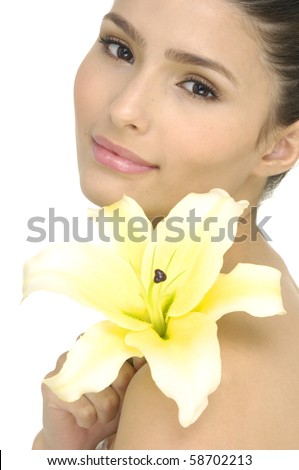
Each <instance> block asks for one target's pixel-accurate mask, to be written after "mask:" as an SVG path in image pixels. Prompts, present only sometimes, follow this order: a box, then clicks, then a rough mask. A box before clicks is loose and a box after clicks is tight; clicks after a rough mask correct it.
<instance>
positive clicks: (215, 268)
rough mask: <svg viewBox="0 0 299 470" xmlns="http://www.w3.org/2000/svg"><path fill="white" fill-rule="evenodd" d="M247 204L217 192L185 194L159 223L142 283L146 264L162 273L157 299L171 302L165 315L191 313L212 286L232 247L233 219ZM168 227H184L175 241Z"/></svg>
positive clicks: (146, 281) (148, 272) (146, 278)
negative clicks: (165, 276) (163, 278)
mask: <svg viewBox="0 0 299 470" xmlns="http://www.w3.org/2000/svg"><path fill="white" fill-rule="evenodd" d="M247 205H248V203H247V201H240V202H236V201H235V200H234V199H233V198H231V197H230V196H229V194H228V193H227V192H225V191H223V190H221V189H214V190H212V191H210V193H208V194H189V195H188V196H186V197H185V198H184V199H183V200H182V201H181V202H179V203H178V204H177V205H176V206H175V207H174V209H173V210H172V211H171V212H170V213H169V215H168V217H167V218H166V219H165V220H164V221H163V222H160V223H159V224H158V226H157V241H158V242H157V243H150V244H149V245H148V246H147V248H146V250H145V253H144V261H143V265H142V279H143V282H144V284H145V285H149V284H150V282H151V281H152V278H151V277H150V276H153V273H152V269H151V268H150V266H151V265H152V266H154V269H160V270H162V271H164V272H165V273H166V274H167V281H166V282H164V283H163V286H162V289H160V290H159V291H158V290H157V289H156V291H157V293H158V295H157V297H158V296H159V297H160V298H161V293H162V295H165V297H166V296H168V298H169V299H170V301H169V302H170V306H169V311H168V315H169V316H180V315H184V314H185V313H187V312H190V311H191V310H193V309H194V308H195V306H196V305H197V304H198V303H199V302H200V300H201V299H202V298H203V296H204V294H205V293H206V292H207V291H208V290H209V289H210V288H211V286H212V285H213V284H214V282H215V281H216V279H217V277H218V274H219V272H220V270H221V267H222V264H223V255H224V254H225V252H226V251H227V250H228V249H229V248H230V246H231V245H232V244H233V241H234V236H235V234H236V230H237V223H236V221H237V219H238V218H239V217H240V215H241V214H242V212H243V211H244V209H245V208H246V207H247ZM191 211H193V213H191ZM191 214H192V215H191ZM189 217H191V219H192V220H193V222H190V218H189ZM195 217H196V218H198V221H197V222H196V219H195ZM231 221H234V223H233V224H230V222H231ZM195 222H196V223H195ZM173 224H176V225H177V226H178V227H180V229H183V233H181V237H180V239H179V240H178V239H177V234H176V233H175V232H174V230H173V226H174V225H173ZM199 240H200V241H199ZM178 241H179V243H178ZM152 260H154V261H152ZM164 301H165V300H164ZM166 303H167V300H166Z"/></svg>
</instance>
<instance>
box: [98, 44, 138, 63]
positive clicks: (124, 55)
mask: <svg viewBox="0 0 299 470" xmlns="http://www.w3.org/2000/svg"><path fill="white" fill-rule="evenodd" d="M100 43H101V44H103V45H104V48H105V52H106V53H107V54H108V55H110V56H112V57H114V58H115V59H119V60H124V61H126V62H129V63H132V62H133V59H134V56H133V52H132V51H131V49H130V48H129V47H128V46H126V45H125V44H122V43H120V42H117V41H116V40H113V39H109V38H100Z"/></svg>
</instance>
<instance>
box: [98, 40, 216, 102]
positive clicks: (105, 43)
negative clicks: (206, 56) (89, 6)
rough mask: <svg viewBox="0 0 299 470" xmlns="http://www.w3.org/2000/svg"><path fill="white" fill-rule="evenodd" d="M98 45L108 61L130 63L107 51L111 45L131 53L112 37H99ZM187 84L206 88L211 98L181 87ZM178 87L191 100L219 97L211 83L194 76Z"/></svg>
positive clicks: (124, 45) (213, 99) (187, 78)
mask: <svg viewBox="0 0 299 470" xmlns="http://www.w3.org/2000/svg"><path fill="white" fill-rule="evenodd" d="M99 43H100V44H101V45H102V46H103V52H104V54H105V55H107V56H108V57H109V58H110V59H113V60H116V61H117V62H118V61H121V62H123V61H125V62H128V63H130V62H129V61H126V60H125V59H121V58H119V57H116V56H115V55H113V54H112V53H111V52H110V51H109V46H111V45H117V46H119V47H124V48H126V49H128V50H129V51H131V48H130V47H129V46H128V45H127V44H126V43H124V42H122V41H120V40H119V39H117V38H115V37H113V36H103V37H102V36H101V37H100V38H99ZM131 54H132V56H133V58H134V55H133V52H132V51H131ZM188 82H194V84H195V85H198V86H203V87H205V88H206V90H207V92H208V93H210V94H211V95H212V96H211V97H207V96H201V95H198V94H196V93H193V92H191V91H189V90H187V89H186V88H184V87H182V84H183V83H188ZM178 86H179V87H180V88H182V90H183V91H185V93H186V94H187V96H188V97H189V98H192V99H196V98H197V99H204V100H207V101H218V100H219V99H220V97H221V95H220V93H219V91H218V90H217V89H216V88H215V87H214V86H213V85H211V83H209V82H207V81H206V80H204V79H202V78H200V79H199V78H198V77H196V76H194V75H193V76H192V75H191V76H188V77H186V79H185V80H184V81H182V82H180V83H179V84H178Z"/></svg>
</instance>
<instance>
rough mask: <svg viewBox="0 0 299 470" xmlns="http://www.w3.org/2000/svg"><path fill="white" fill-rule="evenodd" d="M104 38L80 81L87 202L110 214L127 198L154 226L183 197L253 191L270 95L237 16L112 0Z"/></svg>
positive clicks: (177, 3) (189, 2)
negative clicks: (105, 208) (215, 191)
mask: <svg viewBox="0 0 299 470" xmlns="http://www.w3.org/2000/svg"><path fill="white" fill-rule="evenodd" d="M111 13H113V14H111ZM100 37H101V42H99V41H98V40H97V41H96V43H95V45H94V46H93V48H92V49H91V51H90V52H89V54H88V55H87V57H86V58H85V60H84V61H83V63H82V65H81V66H80V68H79V71H78V74H77V77H76V81H75V110H76V132H77V147H78V162H79V172H80V179H81V186H82V190H83V192H84V193H85V195H86V196H87V197H88V198H89V199H90V200H92V201H93V202H94V203H96V204H98V205H106V204H110V203H112V202H115V201H117V200H118V199H120V198H121V197H122V195H123V194H127V195H128V196H131V197H133V198H134V199H136V200H137V202H138V203H139V204H140V205H141V206H142V207H143V208H144V210H145V212H146V213H147V215H148V216H149V217H155V216H162V215H165V214H166V213H167V212H169V210H170V208H171V207H173V206H174V205H175V204H176V203H177V202H178V201H179V200H180V199H181V198H182V197H183V196H185V195H186V194H188V193H190V192H197V193H203V192H207V191H209V190H210V189H212V188H214V187H220V188H223V189H225V190H227V191H228V192H229V193H230V194H231V195H233V196H235V197H236V198H240V197H248V196H252V195H253V194H255V192H257V191H259V189H260V188H261V181H260V179H259V178H258V176H257V173H256V171H255V170H256V167H257V164H258V161H259V160H260V158H261V155H260V153H259V152H258V150H257V142H258V138H259V135H260V132H261V129H262V127H263V124H264V123H265V121H266V120H267V116H268V111H269V109H270V106H271V101H272V97H271V96H270V90H271V86H270V79H269V78H268V76H267V75H266V73H265V71H264V68H263V65H262V62H261V58H260V57H261V51H260V46H259V43H258V41H257V39H255V36H254V34H253V32H252V31H250V26H249V25H248V24H246V23H245V19H244V17H243V16H242V14H241V12H240V11H239V10H238V9H237V8H236V7H235V6H232V5H231V4H229V3H227V2H226V1H224V0H167V1H161V0H138V1H137V2H136V0H116V1H115V3H114V5H113V8H112V10H111V12H110V14H109V17H107V18H106V19H104V20H103V23H102V26H101V31H100ZM115 146H116V147H115ZM119 147H121V148H119ZM128 151H129V152H128ZM257 188H259V189H258V190H257Z"/></svg>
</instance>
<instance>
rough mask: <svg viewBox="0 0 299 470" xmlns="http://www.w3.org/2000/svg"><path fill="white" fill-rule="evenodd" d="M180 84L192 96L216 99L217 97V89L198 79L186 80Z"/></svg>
mask: <svg viewBox="0 0 299 470" xmlns="http://www.w3.org/2000/svg"><path fill="white" fill-rule="evenodd" d="M180 86H181V87H182V88H184V89H185V90H187V91H188V92H189V93H190V94H191V95H193V97H196V96H198V97H199V98H208V99H216V98H217V97H218V93H217V91H216V90H215V89H214V88H213V87H212V86H210V85H207V84H205V83H203V82H200V81H195V80H188V81H185V82H184V83H181V84H180Z"/></svg>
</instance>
